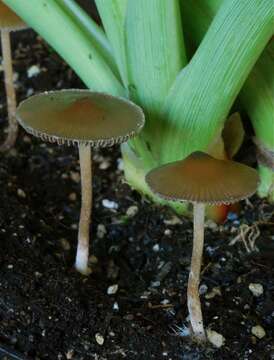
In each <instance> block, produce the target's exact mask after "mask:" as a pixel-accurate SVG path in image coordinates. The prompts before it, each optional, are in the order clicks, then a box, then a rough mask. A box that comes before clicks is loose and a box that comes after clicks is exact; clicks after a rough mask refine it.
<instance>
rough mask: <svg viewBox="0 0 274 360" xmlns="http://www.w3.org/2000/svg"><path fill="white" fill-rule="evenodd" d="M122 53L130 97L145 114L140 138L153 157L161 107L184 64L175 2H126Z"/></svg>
mask: <svg viewBox="0 0 274 360" xmlns="http://www.w3.org/2000/svg"><path fill="white" fill-rule="evenodd" d="M126 50H127V60H128V74H129V93H130V97H131V98H132V99H133V100H134V101H135V102H137V103H138V104H140V105H141V106H142V107H143V108H144V110H145V113H146V128H145V131H144V134H143V135H144V136H145V140H146V143H148V144H149V147H150V148H151V150H152V153H154V156H155V157H156V158H157V157H158V154H157V150H155V148H157V147H159V146H160V144H157V146H155V145H156V144H155V143H156V142H155V132H159V131H160V127H161V122H162V121H163V119H162V114H161V107H162V104H163V102H164V100H165V98H166V96H167V94H168V91H169V89H170V87H171V85H172V83H173V82H174V80H175V78H176V76H177V75H178V73H179V72H180V70H181V69H182V67H183V66H184V65H185V64H186V56H185V50H184V39H183V32H182V23H181V15H180V8H179V2H178V1H177V0H169V1H166V0H149V1H147V0H138V1H136V0H128V8H127V16H126Z"/></svg>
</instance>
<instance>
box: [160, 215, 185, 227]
mask: <svg viewBox="0 0 274 360" xmlns="http://www.w3.org/2000/svg"><path fill="white" fill-rule="evenodd" d="M164 223H165V225H171V226H174V225H180V224H181V223H182V220H180V219H179V218H178V216H176V215H174V216H173V217H172V218H171V219H168V220H164Z"/></svg>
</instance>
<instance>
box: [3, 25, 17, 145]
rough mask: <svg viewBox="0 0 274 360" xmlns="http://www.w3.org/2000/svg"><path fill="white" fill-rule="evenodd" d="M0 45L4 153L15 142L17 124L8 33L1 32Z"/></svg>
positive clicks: (6, 31)
mask: <svg viewBox="0 0 274 360" xmlns="http://www.w3.org/2000/svg"><path fill="white" fill-rule="evenodd" d="M1 45H2V56H3V69H4V76H5V89H6V99H7V109H8V121H9V126H8V135H7V138H6V140H5V142H4V144H2V145H1V147H0V151H6V150H9V149H11V148H12V147H13V146H14V144H15V141H16V138H17V133H18V123H17V121H16V117H15V113H16V94H15V88H14V82H13V68H12V55H11V43H10V31H9V30H2V31H1Z"/></svg>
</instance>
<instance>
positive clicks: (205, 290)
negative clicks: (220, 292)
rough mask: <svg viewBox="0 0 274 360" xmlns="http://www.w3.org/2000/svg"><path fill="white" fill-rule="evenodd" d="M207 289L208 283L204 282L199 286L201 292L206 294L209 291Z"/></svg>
mask: <svg viewBox="0 0 274 360" xmlns="http://www.w3.org/2000/svg"><path fill="white" fill-rule="evenodd" d="M207 290H208V286H207V285H206V284H202V285H200V287H199V294H200V295H204V294H206V293H207Z"/></svg>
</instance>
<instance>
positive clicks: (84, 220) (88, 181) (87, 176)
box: [75, 144, 92, 275]
mask: <svg viewBox="0 0 274 360" xmlns="http://www.w3.org/2000/svg"><path fill="white" fill-rule="evenodd" d="M79 159H80V169H81V189H82V195H81V198H82V205H81V213H80V221H79V229H78V246H77V254H76V261H75V268H76V269H77V270H78V271H79V272H80V273H82V274H83V275H89V274H90V272H91V269H90V268H89V267H88V257H89V233H90V222H91V209H92V159H91V147H90V146H86V145H82V144H79Z"/></svg>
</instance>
